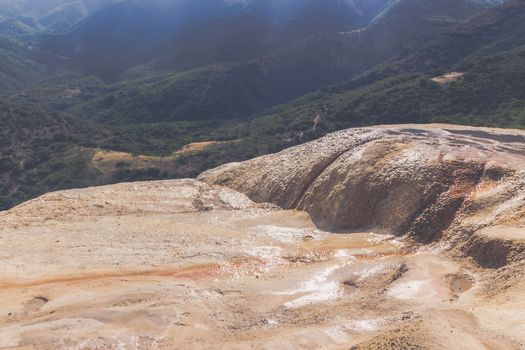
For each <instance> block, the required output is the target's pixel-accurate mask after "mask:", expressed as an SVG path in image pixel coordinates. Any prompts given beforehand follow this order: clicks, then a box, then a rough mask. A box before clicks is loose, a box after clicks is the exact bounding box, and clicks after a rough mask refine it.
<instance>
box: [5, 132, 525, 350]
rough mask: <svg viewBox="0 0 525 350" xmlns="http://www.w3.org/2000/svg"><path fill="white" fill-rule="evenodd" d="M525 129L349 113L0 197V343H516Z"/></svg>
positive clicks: (522, 314)
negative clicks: (326, 127) (283, 146)
mask: <svg viewBox="0 0 525 350" xmlns="http://www.w3.org/2000/svg"><path fill="white" fill-rule="evenodd" d="M524 258H525V133H524V132H520V131H516V130H498V129H483V128H466V127H455V126H450V125H428V126H416V125H403V126H396V127H386V126H385V127H376V128H362V129H350V130H345V131H341V132H337V133H334V134H330V135H328V136H326V137H324V138H322V139H320V140H318V141H314V142H311V143H308V144H304V145H301V146H298V147H294V148H291V149H288V150H285V151H283V152H281V153H278V154H274V155H269V156H264V157H261V158H257V159H253V160H250V161H247V162H243V163H235V164H228V165H225V166H222V167H220V168H217V169H213V170H210V171H208V172H206V173H204V174H202V175H201V176H200V177H199V178H198V179H197V180H192V179H186V180H173V181H161V182H143V183H128V184H118V185H113V186H106V187H100V188H89V189H82V190H70V191H63V192H57V193H51V194H47V195H44V196H42V197H40V198H37V199H35V200H33V201H30V202H27V203H25V204H22V205H20V206H18V207H16V208H14V209H12V210H10V211H7V212H3V213H0V266H1V267H2V268H1V271H0V349H250V348H252V349H425V348H428V349H525V260H524Z"/></svg>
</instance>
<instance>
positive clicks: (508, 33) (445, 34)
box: [0, 0, 525, 208]
mask: <svg viewBox="0 0 525 350" xmlns="http://www.w3.org/2000/svg"><path fill="white" fill-rule="evenodd" d="M501 2H503V1H474V0H439V1H438V0H397V1H394V0H391V1H390V0H373V1H367V0H347V1H340V0H323V1H321V0H286V1H281V0H249V1H241V0H239V1H224V0H192V1H189V0H176V1H168V0H150V1H139V0H123V1H110V0H108V1H58V0H57V1H38V2H32V0H12V1H7V0H0V14H2V15H1V17H0V89H1V91H0V96H1V98H2V100H1V103H0V123H1V124H2V125H3V128H2V129H1V132H0V142H1V143H2V145H3V150H2V156H1V164H2V172H1V174H2V175H1V176H2V178H3V179H4V181H3V183H4V185H3V188H2V189H1V191H2V192H1V196H3V197H0V205H1V206H2V207H4V208H5V207H9V206H10V205H12V204H15V203H17V202H19V201H21V200H24V199H26V198H30V197H32V196H35V195H37V194H40V193H43V192H46V191H50V190H54V189H59V188H69V187H77V186H85V185H93V184H101V183H108V182H117V181H123V180H133V179H154V178H173V177H184V176H194V175H196V174H197V173H198V172H199V171H201V170H204V169H207V168H209V167H212V166H215V165H218V164H221V163H224V162H226V161H235V160H241V159H246V158H249V157H253V156H257V155H260V154H264V153H268V152H274V151H277V150H280V149H282V148H284V147H287V146H290V145H293V144H297V143H301V142H304V141H307V140H310V139H313V138H317V137H319V136H322V135H323V134H325V133H327V132H329V131H332V130H337V129H340V128H345V127H350V126H361V125H373V124H381V123H401V122H403V123H406V122H415V123H420V122H432V121H446V122H450V123H462V124H473V125H494V126H508V127H523V126H525V112H524V111H525V96H524V95H523V91H525V86H524V85H523V81H525V80H524V79H523V78H525V35H524V34H525V25H524V23H525V8H524V7H525V2H524V1H522V0H512V1H509V2H506V3H505V4H500V3H501ZM77 10H78V11H77ZM450 73H452V74H450ZM447 74H448V75H447ZM196 141H220V142H215V143H211V144H213V145H214V146H213V147H211V148H205V149H203V150H201V151H198V152H190V153H186V152H179V153H173V152H174V151H176V150H177V149H179V148H180V147H182V146H184V145H185V144H188V143H191V142H196ZM206 144H207V143H206ZM199 147H200V146H199ZM101 149H102V150H105V151H118V152H124V153H125V154H129V156H125V157H124V156H123V154H124V153H115V154H114V155H113V156H112V157H117V158H118V157H121V156H122V157H124V158H125V159H126V160H122V161H117V162H115V164H114V165H111V166H109V168H108V165H107V164H106V165H104V166H102V167H101V166H100V164H99V163H100V161H101V159H102V158H100V156H99V152H100V150H101ZM199 149H200V148H199ZM126 152H127V153H126ZM139 154H146V155H147V156H144V157H142V158H140V157H139V158H133V157H138V155H139ZM129 159H137V162H130V161H129ZM139 159H140V161H138V160H139ZM104 164H105V163H104ZM111 164H113V163H111ZM111 167H113V168H111ZM108 169H109V170H108Z"/></svg>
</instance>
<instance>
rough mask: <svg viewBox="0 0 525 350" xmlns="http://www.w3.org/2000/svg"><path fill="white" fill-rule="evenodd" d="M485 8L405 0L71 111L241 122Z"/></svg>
mask: <svg viewBox="0 0 525 350" xmlns="http://www.w3.org/2000/svg"><path fill="white" fill-rule="evenodd" d="M345 6H346V5H345ZM485 8H486V6H485V5H478V4H473V3H472V2H470V1H461V0H460V1H458V0H444V1H439V2H437V1H433V0H404V1H400V2H398V3H396V4H394V5H392V6H390V7H389V8H388V10H386V12H385V13H383V14H382V15H381V16H380V18H378V19H376V20H375V21H374V22H373V24H371V25H370V26H368V27H366V28H363V29H358V30H353V31H349V32H336V33H332V32H329V33H318V34H316V35H311V36H308V37H307V38H304V39H301V40H299V41H296V42H294V43H293V44H290V45H289V46H288V47H287V48H285V49H280V50H278V51H277V52H275V53H271V54H267V55H263V56H261V57H257V58H255V59H252V60H248V61H243V62H235V63H222V64H215V65H211V66H206V67H202V68H197V69H193V70H190V71H187V72H176V73H172V72H169V73H159V74H157V75H155V76H153V77H147V78H143V77H141V76H140V75H139V77H140V78H139V79H131V80H122V81H120V82H118V83H116V84H112V85H110V86H109V87H105V88H102V87H101V90H105V91H108V90H109V92H107V93H104V94H103V95H102V96H99V97H96V98H94V99H91V100H90V101H89V102H87V103H86V102H85V100H84V101H78V102H79V103H80V104H74V105H73V106H72V107H73V108H72V111H74V113H77V114H78V113H81V114H84V115H86V116H89V117H90V118H93V119H96V120H99V121H105V122H108V121H109V122H113V123H115V122H116V123H119V122H126V123H127V122H134V123H141V122H159V121H180V120H202V119H205V120H206V119H207V120H209V119H239V118H240V119H246V118H248V117H250V116H251V115H254V114H256V113H259V112H261V111H263V110H264V109H266V108H268V107H272V106H275V105H277V104H281V103H285V102H288V101H290V100H292V99H294V98H296V97H299V96H301V95H303V94H305V93H308V92H311V91H315V90H316V89H318V88H320V87H323V86H326V85H330V84H335V83H339V82H342V81H346V80H349V79H351V78H353V77H356V76H357V75H359V74H361V73H363V72H364V71H366V70H368V69H371V68H373V67H375V66H376V65H378V64H380V63H382V62H384V61H385V60H387V59H389V58H392V57H394V56H395V55H398V54H401V53H402V52H403V51H405V50H410V49H411V48H413V47H415V46H417V45H418V44H419V43H421V42H422V41H424V40H425V39H427V38H429V37H430V36H432V35H436V34H437V33H439V32H442V31H445V30H447V29H448V28H450V27H451V26H452V25H454V24H455V23H458V22H459V21H461V20H464V19H466V18H468V17H470V16H472V15H474V14H476V13H479V12H480V11H481V10H483V9H485ZM376 10H377V8H376ZM93 62H96V60H94V61H93ZM119 62H120V61H119ZM156 63H158V61H154V63H153V65H155V64H156Z"/></svg>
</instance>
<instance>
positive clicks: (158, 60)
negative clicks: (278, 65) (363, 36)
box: [43, 0, 388, 76]
mask: <svg viewBox="0 0 525 350" xmlns="http://www.w3.org/2000/svg"><path fill="white" fill-rule="evenodd" d="M387 4H388V0H373V1H364V0H356V1H352V2H348V3H346V2H341V1H339V0H323V1H321V0H286V1H282V3H281V2H279V1H270V0H254V1H249V2H229V1H228V2H225V1H224V0H191V1H190V0H179V1H167V0H151V1H148V2H143V1H134V0H127V1H123V2H121V3H119V4H116V5H114V6H110V7H106V8H104V9H103V10H101V11H100V12H98V13H96V14H95V15H93V16H91V17H89V18H87V19H86V20H85V21H83V22H82V23H80V24H79V25H77V26H76V27H75V28H73V29H72V30H71V32H68V33H64V34H61V35H54V36H48V37H46V38H45V40H44V44H43V46H44V48H45V49H47V50H50V51H54V52H57V53H58V54H59V55H60V56H65V57H70V58H71V60H72V64H73V66H77V67H81V68H83V69H85V70H87V71H89V72H93V73H97V74H100V75H103V76H111V75H117V74H119V73H122V72H123V71H124V70H126V69H127V68H130V67H132V66H134V65H137V64H140V63H146V62H149V61H154V65H155V67H157V68H162V69H179V70H180V69H189V68H195V67H199V66H203V65H207V64H215V63H219V62H228V61H244V60H249V59H253V58H256V57H258V56H261V55H264V54H268V53H271V52H273V51H275V50H276V49H278V48H283V47H285V46H286V45H287V44H289V43H290V42H294V41H296V40H300V39H302V38H305V37H307V36H310V35H313V34H319V33H329V32H330V33H332V32H340V31H348V30H352V29H356V28H359V27H362V26H366V25H367V24H368V23H369V22H370V21H371V19H372V18H374V17H375V16H376V15H377V14H379V13H380V12H381V11H382V10H383V9H384V7H385V6H386V5H387ZM136 23H140V24H141V25H140V26H137V25H136Z"/></svg>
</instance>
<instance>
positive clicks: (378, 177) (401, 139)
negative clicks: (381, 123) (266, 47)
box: [199, 125, 525, 242]
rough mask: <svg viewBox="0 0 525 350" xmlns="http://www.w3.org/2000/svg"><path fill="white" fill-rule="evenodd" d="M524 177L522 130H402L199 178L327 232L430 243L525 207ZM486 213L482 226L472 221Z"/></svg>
mask: <svg viewBox="0 0 525 350" xmlns="http://www.w3.org/2000/svg"><path fill="white" fill-rule="evenodd" d="M524 170H525V133H524V132H521V131H516V130H498V129H488V128H468V127H458V126H450V125H429V126H414V125H402V126H395V127H374V128H360V129H349V130H345V131H340V132H336V133H333V134H330V135H328V136H326V137H324V138H321V139H319V140H317V141H314V142H310V143H307V144H304V145H301V146H297V147H294V148H291V149H288V150H285V151H282V152H280V153H278V154H274V155H268V156H263V157H260V158H256V159H253V160H250V161H247V162H243V163H235V164H228V165H225V166H222V167H219V168H217V169H213V170H210V171H208V172H205V173H204V174H202V175H201V176H200V177H199V179H200V180H202V181H205V182H208V183H213V184H220V185H224V186H228V187H230V188H233V189H235V190H238V191H240V192H243V193H246V194H247V195H248V196H249V197H250V198H251V199H252V200H254V201H256V202H271V203H275V204H277V205H279V206H281V207H284V208H297V209H301V210H305V211H308V212H309V213H310V215H311V216H312V218H313V220H314V222H315V223H316V224H317V225H318V226H319V227H321V228H323V229H329V230H338V231H342V230H345V231H346V230H357V229H367V230H379V231H389V232H393V233H396V234H409V235H411V236H412V237H414V238H416V239H418V240H420V241H425V242H430V241H435V240H438V239H439V238H440V237H441V236H442V235H443V234H446V232H447V230H448V229H449V227H451V226H452V225H455V226H457V224H458V220H459V221H461V222H462V223H464V224H465V225H467V226H469V225H473V226H475V227H470V226H469V230H474V231H475V230H476V229H480V228H482V227H483V226H486V225H489V224H490V222H496V221H497V220H501V218H502V217H504V216H505V215H510V214H511V213H514V212H515V210H516V208H523V207H524V206H525V199H524V196H525V172H524ZM483 211H484V218H483V220H481V221H476V222H467V221H468V220H467V219H468V218H469V217H471V218H472V217H476V216H477V215H478V214H480V213H481V212H483ZM455 231H458V230H457V229H456V230H455Z"/></svg>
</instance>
